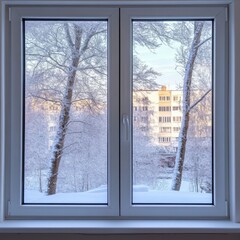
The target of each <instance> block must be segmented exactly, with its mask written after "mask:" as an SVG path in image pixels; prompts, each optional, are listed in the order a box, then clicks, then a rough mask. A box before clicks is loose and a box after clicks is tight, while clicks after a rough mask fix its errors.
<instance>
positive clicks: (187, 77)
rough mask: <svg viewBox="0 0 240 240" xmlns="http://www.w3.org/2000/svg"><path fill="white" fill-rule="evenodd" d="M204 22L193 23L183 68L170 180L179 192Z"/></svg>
mask: <svg viewBox="0 0 240 240" xmlns="http://www.w3.org/2000/svg"><path fill="white" fill-rule="evenodd" d="M203 25H204V22H201V21H196V22H195V23H194V37H193V41H192V45H191V48H190V51H189V56H188V61H187V64H186V67H185V74H184V85H183V100H182V111H183V113H182V122H181V129H180V133H179V140H178V149H177V154H176V161H175V168H174V173H173V180H172V190H175V191H179V190H180V187H181V182H182V174H183V165H184V158H185V152H186V143H187V133H188V126H189V112H190V95H191V84H192V74H193V69H194V63H195V60H196V57H197V53H198V49H199V46H200V45H199V43H200V38H201V33H202V29H203Z"/></svg>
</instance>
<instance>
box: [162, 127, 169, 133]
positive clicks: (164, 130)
mask: <svg viewBox="0 0 240 240" xmlns="http://www.w3.org/2000/svg"><path fill="white" fill-rule="evenodd" d="M160 132H167V133H170V132H171V127H160Z"/></svg>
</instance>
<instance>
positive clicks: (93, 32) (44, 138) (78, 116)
mask: <svg viewBox="0 0 240 240" xmlns="http://www.w3.org/2000/svg"><path fill="white" fill-rule="evenodd" d="M120 12H121V15H119V14H120ZM154 29H155V30H156V29H157V30H158V32H157V35H156V32H155V30H154ZM172 29H176V30H179V29H188V31H187V32H188V33H189V34H187V35H184V36H182V38H187V39H188V41H179V42H175V41H177V39H178V38H180V37H181V34H184V33H186V32H185V31H184V32H179V31H175V32H171V31H172ZM170 30H171V31H170ZM9 31H10V35H11V41H9V46H8V47H9V49H7V52H9V54H10V53H11V55H10V62H11V64H10V66H8V67H9V68H10V72H11V73H12V74H11V79H10V80H11V84H8V85H7V91H6V96H5V98H6V99H10V103H11V104H10V103H9V104H10V106H9V107H10V108H11V111H9V112H6V117H7V118H8V119H11V121H9V122H7V123H6V132H7V133H8V136H9V138H10V140H9V142H10V145H9V146H6V150H8V151H6V159H9V161H7V162H6V172H7V176H6V181H7V182H8V183H9V184H7V186H6V193H7V194H6V199H5V201H6V202H7V201H9V202H10V204H9V207H10V209H9V212H8V214H9V216H7V217H8V218H16V217H17V218H18V217H19V218H25V217H29V218H38V217H48V216H50V217H56V218H57V217H65V216H67V217H69V218H71V217H76V218H77V217H99V216H100V217H105V216H106V217H109V216H124V217H138V216H142V217H145V216H147V217H158V218H174V217H177V218H191V217H194V218H207V217H209V216H210V217H212V218H215V217H216V218H217V217H222V218H223V217H225V215H226V209H225V194H226V192H227V189H226V187H225V168H224V165H225V157H226V152H227V149H226V148H227V145H228V144H226V143H227V139H226V138H225V137H224V136H225V134H226V132H225V127H226V122H227V119H226V116H225V114H224V112H226V110H227V109H225V108H226V104H225V103H226V102H227V99H226V95H227V93H226V89H227V88H225V70H226V68H225V59H226V58H225V54H226V53H225V51H226V47H225V44H226V43H225V38H224V37H223V36H225V34H226V32H227V31H226V27H225V8H224V7H221V6H220V7H214V6H209V7H189V6H186V7H184V9H183V8H178V7H166V6H159V7H156V8H155V7H154V8H151V7H148V8H142V7H139V8H135V7H130V8H128V7H126V6H123V7H121V11H119V8H117V7H112V8H111V7H106V8H94V7H81V8H80V7H58V8H57V9H55V8H54V11H53V7H51V6H49V7H46V6H38V7H34V6H28V7H20V6H13V7H11V27H9ZM163 33H166V34H170V35H169V36H171V37H172V36H173V35H174V34H177V33H178V34H180V35H179V36H178V38H177V39H175V38H173V39H171V40H170V38H169V37H166V35H164V34H163ZM159 34H160V35H159ZM161 34H163V37H160V38H159V36H161ZM165 37H166V38H165ZM6 38H7V39H8V36H6ZM144 41H145V42H144ZM169 41H170V42H171V44H172V45H171V46H170V42H169ZM192 42H193V43H195V46H194V47H193V48H191V46H192V44H189V43H192ZM205 43H206V44H205ZM10 49H11V51H10ZM179 49H182V50H184V51H183V52H185V53H186V56H184V57H185V58H186V59H188V60H189V61H190V62H192V63H194V64H195V65H194V71H193V79H194V80H193V81H194V86H193V87H196V86H197V87H199V88H200V87H202V86H205V87H208V89H204V91H205V90H206V92H203V95H201V98H199V99H197V98H194V96H192V95H191V98H188V97H187V96H185V95H184V94H185V93H184V91H182V94H183V96H181V98H182V99H184V98H185V100H186V102H188V105H187V106H185V108H184V107H182V109H188V110H189V111H190V110H191V109H194V111H191V112H190V119H191V121H190V122H188V123H189V130H188V134H189V136H194V137H195V139H197V140H198V141H195V142H194V141H192V140H191V139H194V137H192V138H190V137H189V141H188V142H189V145H187V146H183V147H182V149H183V150H184V151H186V156H187V157H188V158H186V159H188V160H189V159H192V158H193V157H194V162H193V161H190V160H189V161H187V160H186V162H185V163H184V164H188V165H187V167H185V168H184V170H181V169H180V168H181V167H179V169H180V170H179V169H177V166H180V165H181V163H180V164H179V161H180V160H179V159H178V160H175V159H176V156H177V154H178V151H181V149H180V148H181V146H180V144H181V142H184V141H182V139H183V138H184V137H186V136H185V135H183V134H179V132H180V131H181V129H184V128H180V125H179V124H176V123H175V122H178V123H181V124H184V123H182V120H183V119H186V116H185V118H184V114H185V115H186V114H187V113H186V111H185V112H184V111H183V110H182V112H181V114H182V115H181V116H172V113H173V111H178V110H181V108H180V107H177V106H172V103H171V97H172V94H173V93H174V92H175V93H176V91H179V90H178V89H179V88H177V87H178V86H177V85H178V84H179V85H181V86H183V85H184V84H183V78H182V77H180V75H181V74H179V73H177V72H178V71H175V70H174V71H175V72H172V74H174V76H178V79H176V78H174V77H173V78H174V79H171V86H169V87H168V89H166V88H165V90H164V92H165V95H163V96H160V93H161V91H163V90H162V89H161V86H163V85H166V84H168V82H167V81H169V80H167V79H164V78H163V79H161V78H159V75H160V74H162V73H161V69H162V71H165V72H164V74H166V75H167V72H168V71H167V70H164V69H166V68H164V64H163V65H162V68H161V67H159V64H158V63H159V62H162V61H163V59H161V55H163V56H164V55H165V56H166V55H167V54H168V52H170V51H172V52H171V54H172V55H173V56H174V58H173V59H175V54H177V53H179ZM196 49H197V50H196ZM174 51H175V52H174ZM153 54H156V55H153ZM169 55H170V54H169ZM154 59H155V60H154ZM195 60H196V61H195ZM154 61H156V62H154ZM171 61H173V60H171ZM174 61H175V60H174ZM175 63H176V62H175ZM160 65H161V64H160ZM184 66H185V65H184V61H182V62H181V64H180V65H179V63H178V67H180V68H181V69H180V70H181V71H180V72H181V73H183V74H187V73H186V72H187V69H184ZM158 69H159V70H158ZM167 69H175V68H174V67H172V66H171V67H168V68H167ZM192 70H193V69H192ZM158 71H159V72H158ZM196 71H199V72H196ZM164 74H163V75H162V76H164ZM177 74H178V75H177ZM9 75H10V74H9ZM190 75H191V74H190ZM190 75H189V77H191V76H190ZM168 77H169V76H168ZM216 80H217V84H216ZM175 81H176V82H177V83H176V84H175ZM204 81H205V82H204ZM203 82H204V84H203ZM119 84H120V89H119ZM209 89H210V90H209ZM136 92H138V93H141V94H145V93H147V96H148V97H143V96H144V95H142V96H141V97H140V98H139V99H140V102H137V101H135V100H136V99H134V97H133V96H134V94H135V93H136ZM180 100H181V99H180V97H178V98H177V100H174V98H173V101H180ZM159 101H160V102H166V103H165V104H166V105H168V106H159ZM75 102H77V104H78V105H74V103H75ZM160 104H161V103H160ZM143 105H144V106H143ZM161 105H164V104H161ZM175 105H176V103H175ZM201 105H203V106H205V107H206V106H207V107H208V113H207V114H209V116H210V117H209V118H208V120H207V124H205V125H204V124H203V123H202V120H203V122H204V119H205V118H202V119H201V118H199V116H200V110H201V109H204V108H200V106H201ZM218 105H220V106H222V108H218V107H217V106H218ZM73 106H75V108H74V107H73ZM119 106H120V107H119ZM198 107H199V109H198ZM137 110H139V111H137ZM197 110H199V111H197ZM159 111H160V112H161V113H159ZM175 114H176V113H175ZM201 114H202V115H203V116H204V114H205V113H204V112H201ZM55 115H56V117H55ZM159 115H160V116H159ZM166 115H167V116H166ZM195 120H196V121H195ZM212 120H213V121H212ZM193 122H195V124H198V128H196V127H195V126H196V125H194V124H192V123H193ZM188 123H187V124H186V123H185V124H186V126H188ZM49 124H51V125H49ZM199 127H200V129H201V130H205V132H207V133H208V135H205V137H204V138H203V137H202V136H200V135H201V133H202V131H198V130H197V132H196V129H199ZM206 127H207V128H208V130H206V129H205V128H206ZM171 129H173V131H171ZM209 129H210V130H209ZM53 134H54V138H53V136H52V135H53ZM178 134H179V136H178ZM184 134H185V133H184ZM198 135H199V136H198ZM197 137H198V138H197ZM200 139H204V140H201V141H200ZM177 143H179V144H178V145H177ZM197 144H199V145H197ZM199 146H200V147H199ZM198 147H199V148H198ZM176 149H177V153H176ZM197 150H198V151H197ZM10 153H11V154H10ZM43 153H44V154H43ZM203 153H204V154H205V155H204V157H205V158H204V160H205V162H200V163H201V164H200V165H199V166H198V168H197V170H198V172H197V174H199V175H198V176H200V177H201V180H199V181H196V176H195V175H194V174H195V173H196V171H195V170H196V165H197V164H199V161H201V159H202V157H203ZM33 155H34V156H33ZM59 159H61V160H59ZM177 161H178V162H177ZM163 162H164V163H166V164H163ZM167 162H169V163H167ZM205 163H206V164H205ZM178 164H179V165H178ZM194 164H195V165H194ZM49 165H50V168H49ZM33 166H34V167H33ZM173 166H174V167H173ZM184 166H185V165H184ZM33 169H37V171H36V170H35V173H37V175H36V174H34V170H33ZM119 169H120V173H119ZM189 169H190V170H189ZM183 171H185V172H184V174H183ZM163 172H164V173H165V175H164V176H163V175H162V173H163ZM179 172H181V176H178V173H179ZM206 172H207V173H206ZM204 174H205V175H204ZM182 175H183V177H182ZM166 189H167V190H168V191H167V192H166ZM173 209H174V211H172V210H173Z"/></svg>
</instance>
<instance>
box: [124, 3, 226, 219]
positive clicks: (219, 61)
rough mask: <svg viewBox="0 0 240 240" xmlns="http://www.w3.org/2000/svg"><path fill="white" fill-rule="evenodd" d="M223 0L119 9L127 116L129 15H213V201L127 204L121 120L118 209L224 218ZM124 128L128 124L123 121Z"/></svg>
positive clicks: (127, 143) (128, 163) (127, 112)
mask: <svg viewBox="0 0 240 240" xmlns="http://www.w3.org/2000/svg"><path fill="white" fill-rule="evenodd" d="M226 13H227V11H226V7H224V6H220V7H219V6H205V7H204V6H196V7H194V6H193V7H189V6H180V7H179V6H178V7H174V6H172V7H167V6H161V7H159V8H157V7H155V8H151V7H149V8H148V7H144V8H123V9H121V23H120V29H121V39H120V44H121V63H120V71H121V79H120V84H121V116H122V118H124V117H125V118H126V116H128V118H129V119H130V120H129V121H130V122H131V119H132V98H131V96H132V95H131V94H132V93H131V92H132V82H131V81H132V80H131V79H132V59H131V52H132V46H131V45H132V24H131V23H132V20H134V19H138V20H139V19H159V20H168V19H169V20H171V19H174V20H178V19H179V20H181V19H184V20H186V19H189V20H194V19H211V20H213V21H214V38H213V39H214V56H213V65H214V66H213V71H214V74H213V75H214V79H213V98H214V101H213V110H214V111H213V119H214V124H213V128H214V131H213V132H214V136H213V140H214V142H213V144H214V152H213V155H214V158H213V161H214V176H213V178H214V181H213V182H214V193H213V194H214V204H213V205H150V204H149V205H145V204H142V205H140V204H132V194H133V191H132V148H131V146H132V136H131V137H129V138H126V137H125V132H126V130H125V124H124V122H123V121H122V123H123V124H122V129H121V136H123V137H122V138H121V159H120V163H121V173H120V176H121V196H120V197H121V215H122V216H139V217H141V216H152V217H159V216H161V218H164V219H172V218H175V219H176V218H181V219H189V218H198V219H205V218H208V219H209V218H227V217H228V206H227V184H226V181H227V169H228V167H227V158H228V156H227V154H228V149H227V146H228V129H227V126H228V125H227V124H228V116H227V115H226V114H225V113H226V112H228V92H227V89H228V85H227V84H228V83H227V82H228V81H227V79H228V77H227V62H226V59H227V41H226V37H225V36H227V35H226V33H227V22H226ZM128 128H129V129H128V131H129V133H131V132H132V126H131V124H129V126H128Z"/></svg>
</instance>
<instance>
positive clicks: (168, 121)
mask: <svg viewBox="0 0 240 240" xmlns="http://www.w3.org/2000/svg"><path fill="white" fill-rule="evenodd" d="M159 122H160V123H170V122H171V117H159Z"/></svg>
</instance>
